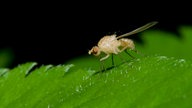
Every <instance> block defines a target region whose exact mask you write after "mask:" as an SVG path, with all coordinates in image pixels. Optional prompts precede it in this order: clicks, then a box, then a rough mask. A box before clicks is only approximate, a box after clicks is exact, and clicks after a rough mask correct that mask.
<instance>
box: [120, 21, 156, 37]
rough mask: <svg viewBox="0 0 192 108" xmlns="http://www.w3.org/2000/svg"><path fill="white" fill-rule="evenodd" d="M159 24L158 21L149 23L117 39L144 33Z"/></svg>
mask: <svg viewBox="0 0 192 108" xmlns="http://www.w3.org/2000/svg"><path fill="white" fill-rule="evenodd" d="M157 23H158V22H156V21H153V22H150V23H147V24H145V25H143V26H141V27H139V28H137V29H135V30H133V31H131V32H128V33H125V34H123V35H120V36H118V37H117V39H120V38H123V37H126V36H130V35H133V34H136V33H139V32H142V31H144V30H146V29H148V28H150V27H152V26H154V25H156V24H157Z"/></svg>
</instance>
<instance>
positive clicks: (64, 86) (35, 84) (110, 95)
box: [0, 56, 192, 108]
mask: <svg viewBox="0 0 192 108" xmlns="http://www.w3.org/2000/svg"><path fill="white" fill-rule="evenodd" d="M93 60H94V59H93ZM78 62H82V61H81V59H79V61H78V60H76V63H78ZM35 65H36V63H26V64H23V65H19V66H18V67H16V68H14V69H12V70H10V71H8V72H7V73H6V74H5V75H3V76H1V77H0V103H1V105H0V106H1V107H3V108H12V107H14V108H23V107H27V108H32V107H38V108H42V107H54V108H58V107H60V108H66V107H67V108H71V107H103V108H106V107H113V108H116V107H134V108H137V107H143V108H154V107H162V108H165V107H167V108H170V107H182V108H184V107H189V106H191V105H192V104H191V103H190V101H191V99H192V96H191V95H192V86H191V83H192V80H191V77H192V63H191V62H190V61H186V60H184V59H175V58H169V57H166V56H149V57H142V58H137V59H132V60H130V61H129V62H126V63H123V64H122V65H118V66H116V67H114V68H112V69H110V70H106V71H105V72H100V73H97V74H93V73H96V72H97V71H96V70H91V69H86V68H84V69H81V68H77V67H76V66H75V65H72V64H68V65H58V66H52V65H46V66H41V67H39V68H35V69H33V70H32V71H31V72H30V69H32V68H33V67H34V66H35ZM29 72H30V73H29ZM26 73H29V74H28V76H26V77H25V75H26Z"/></svg>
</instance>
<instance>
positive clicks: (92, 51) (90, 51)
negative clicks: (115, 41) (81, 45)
mask: <svg viewBox="0 0 192 108" xmlns="http://www.w3.org/2000/svg"><path fill="white" fill-rule="evenodd" d="M88 53H89V54H93V55H94V56H98V55H100V53H101V51H100V49H99V47H98V46H94V47H93V48H92V49H91V50H89V52H88Z"/></svg>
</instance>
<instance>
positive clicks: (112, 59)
mask: <svg viewBox="0 0 192 108" xmlns="http://www.w3.org/2000/svg"><path fill="white" fill-rule="evenodd" d="M111 61H112V66H113V67H114V66H115V65H114V58H113V54H111Z"/></svg>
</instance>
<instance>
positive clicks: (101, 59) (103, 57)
mask: <svg viewBox="0 0 192 108" xmlns="http://www.w3.org/2000/svg"><path fill="white" fill-rule="evenodd" d="M109 56H110V55H109V54H107V55H106V56H105V57H103V58H101V59H100V61H103V60H105V59H107V58H108V57H109Z"/></svg>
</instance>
